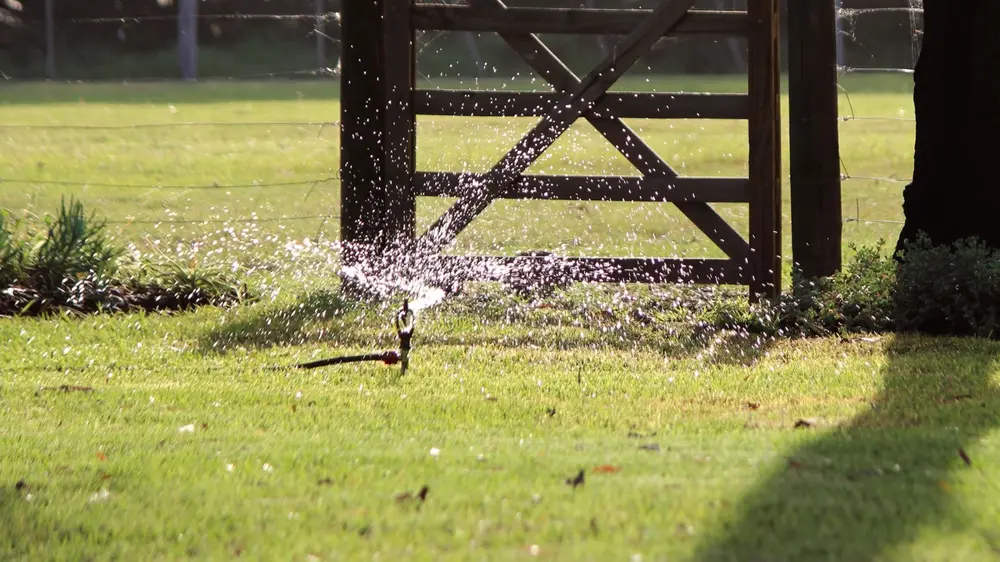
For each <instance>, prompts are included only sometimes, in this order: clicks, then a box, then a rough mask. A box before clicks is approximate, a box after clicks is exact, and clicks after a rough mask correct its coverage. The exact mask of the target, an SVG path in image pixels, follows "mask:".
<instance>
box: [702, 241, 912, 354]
mask: <svg viewBox="0 0 1000 562" xmlns="http://www.w3.org/2000/svg"><path fill="white" fill-rule="evenodd" d="M884 246H885V243H884V241H880V242H879V243H878V245H877V246H875V247H862V248H858V247H855V246H851V249H852V250H854V256H853V257H852V258H851V259H850V260H849V261H848V263H847V264H845V265H844V267H843V268H842V270H841V271H840V272H838V273H837V274H836V275H833V276H831V277H826V278H822V279H818V280H807V279H803V278H802V277H801V276H799V275H797V274H796V275H794V278H793V283H792V290H791V291H790V292H787V293H784V294H782V295H781V296H780V297H778V298H777V299H775V300H769V301H763V302H760V303H758V304H755V305H750V304H748V303H747V302H746V301H744V300H742V299H740V300H732V299H727V300H722V301H717V302H713V303H711V304H710V305H708V306H707V307H706V308H704V309H703V310H702V311H700V313H699V315H698V316H699V318H700V319H701V322H700V325H701V327H702V328H722V329H728V330H738V331H744V332H750V333H760V334H765V335H770V336H791V337H803V336H824V335H829V334H834V333H858V332H884V331H888V330H891V329H892V328H893V326H894V323H893V318H892V311H893V288H894V285H895V281H896V279H895V278H896V272H895V268H896V265H895V261H894V260H893V259H892V256H891V255H889V254H887V253H885V252H884V251H883V248H884Z"/></svg>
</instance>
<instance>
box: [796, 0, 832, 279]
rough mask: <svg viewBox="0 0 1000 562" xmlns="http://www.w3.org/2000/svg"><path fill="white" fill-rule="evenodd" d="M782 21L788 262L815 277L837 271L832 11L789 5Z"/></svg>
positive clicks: (824, 5)
mask: <svg viewBox="0 0 1000 562" xmlns="http://www.w3.org/2000/svg"><path fill="white" fill-rule="evenodd" d="M787 17H788V44H789V49H788V98H789V103H788V111H789V119H788V120H789V133H788V141H789V167H790V171H791V187H790V189H791V199H792V205H791V208H792V257H793V259H794V261H795V263H796V265H797V267H799V268H800V271H801V273H802V275H803V276H805V277H806V278H818V277H824V276H827V275H832V274H833V273H835V272H836V271H837V270H839V269H840V266H841V250H842V248H841V244H842V236H843V217H842V214H841V191H840V183H841V181H840V131H839V128H838V123H839V121H838V120H837V115H838V107H837V102H838V92H837V7H836V5H835V4H834V3H833V2H790V3H789V4H788V16H787Z"/></svg>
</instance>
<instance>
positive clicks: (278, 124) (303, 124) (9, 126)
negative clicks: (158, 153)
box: [0, 121, 340, 181]
mask: <svg viewBox="0 0 1000 562" xmlns="http://www.w3.org/2000/svg"><path fill="white" fill-rule="evenodd" d="M286 126H287V127H327V126H331V127H337V126H340V122H339V121H179V122H176V123H132V124H127V125H74V124H70V125H62V124H54V123H53V124H17V123H0V129H14V130H17V129H23V130H33V129H37V130H58V129H69V130H73V129H79V130H99V131H116V130H123V129H155V128H166V127H286ZM0 181H3V180H2V178H0Z"/></svg>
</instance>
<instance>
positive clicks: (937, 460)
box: [0, 78, 1000, 561]
mask: <svg viewBox="0 0 1000 562" xmlns="http://www.w3.org/2000/svg"><path fill="white" fill-rule="evenodd" d="M439 85H440V84H439ZM445 85H447V84H445ZM432 86H433V84H432ZM648 87H655V88H656V89H658V90H661V91H662V90H668V89H676V90H688V91H690V90H697V89H712V90H715V91H732V90H738V89H739V87H740V84H739V83H737V82H736V81H734V80H728V79H714V80H705V81H702V82H700V83H698V82H695V81H693V80H692V79H679V80H678V81H677V82H676V84H673V83H667V82H663V83H657V84H651V85H650V86H648ZM845 87H846V88H847V90H848V91H849V92H850V94H851V103H852V104H853V106H854V110H855V112H856V114H857V115H858V116H892V117H898V116H900V113H899V112H900V110H901V111H902V117H904V118H906V117H910V116H912V103H911V101H910V99H909V95H910V94H909V93H908V92H909V85H908V82H907V81H906V80H905V79H901V80H895V79H893V78H877V79H871V78H866V79H865V80H855V81H847V82H845ZM4 94H5V95H4V96H3V101H2V102H0V123H2V124H4V125H11V124H22V125H31V124H34V125H39V124H60V125H68V124H77V125H84V124H89V125H115V126H119V125H129V124H140V123H151V122H156V123H169V122H179V121H185V122H187V121H212V122H256V123H264V122H284V123H287V122H299V121H313V122H317V123H321V122H329V121H335V120H337V119H338V118H339V109H338V107H337V102H336V94H337V92H336V88H335V87H334V86H332V85H330V84H326V83H322V82H301V83H286V82H268V83H219V84H198V85H167V84H156V85H128V86H122V85H116V86H110V85H40V84H39V85H15V86H13V87H8V86H5V90H4ZM845 103H846V102H845ZM171 107H173V108H174V109H173V110H171ZM842 113H845V114H846V113H847V110H846V109H845V110H843V111H842ZM634 125H635V126H636V128H640V129H642V131H643V133H644V137H645V138H647V140H648V141H649V142H650V143H652V144H654V145H655V146H657V147H659V148H660V149H661V151H662V153H663V154H664V155H666V156H667V157H668V160H671V161H672V162H674V163H675V164H676V165H677V167H678V168H681V169H683V170H684V173H690V174H704V175H713V174H714V175H728V174H734V175H735V174H742V173H745V170H744V160H745V158H746V148H745V138H744V137H745V134H744V132H743V130H742V129H736V128H734V124H731V123H711V122H706V123H695V122H677V123H652V122H649V123H646V122H637V123H634ZM525 127H526V123H524V122H512V123H511V122H505V121H500V120H495V121H486V120H482V121H478V120H477V121H474V122H473V121H465V120H459V119H427V120H421V122H420V147H419V159H420V165H421V168H423V169H432V168H447V169H453V170H461V169H483V168H484V167H485V166H487V165H488V163H489V162H490V161H491V159H492V158H494V157H496V156H497V155H499V154H500V152H501V151H502V149H503V148H504V147H505V146H509V145H510V144H512V143H513V142H514V140H515V139H514V136H513V135H514V134H515V132H516V131H521V130H524V128H525ZM912 129H913V127H912V122H909V121H861V120H858V121H849V122H845V123H843V125H842V128H841V131H842V142H843V152H844V161H845V166H846V167H847V169H848V170H849V171H850V173H851V174H854V175H864V176H873V177H874V176H893V175H895V176H896V177H900V178H905V177H906V176H908V174H909V170H910V164H909V161H910V158H911V154H912V140H913V130H912ZM0 135H3V138H4V140H5V144H4V154H5V158H4V159H3V162H2V164H0V176H2V177H4V178H15V179H17V178H21V179H31V180H37V181H36V182H35V183H28V184H13V183H4V184H3V185H2V186H0V187H2V191H0V207H4V208H7V209H10V210H12V211H14V212H15V213H17V214H24V216H27V217H28V218H29V219H32V217H33V216H35V215H39V214H43V213H45V212H50V211H52V210H54V206H55V205H56V204H57V203H58V199H59V197H60V196H61V195H64V194H74V195H77V196H79V197H82V198H83V200H84V201H85V202H86V203H87V204H88V205H89V206H91V207H92V208H94V209H96V210H97V211H98V212H100V213H101V214H102V215H105V216H107V217H108V218H109V219H111V220H113V221H126V220H129V219H132V220H133V221H134V222H132V223H131V224H119V223H115V224H112V225H111V228H112V229H113V230H114V232H115V234H116V236H118V237H120V238H121V239H123V240H127V241H130V242H135V243H136V244H137V246H138V247H139V248H140V249H141V250H142V251H154V249H155V251H157V252H163V253H166V254H175V253H176V254H180V255H183V256H186V257H195V258H196V259H198V260H203V261H208V262H210V261H221V262H223V263H227V264H228V263H229V261H230V260H235V261H239V262H241V263H244V264H247V263H253V264H255V265H259V266H261V268H260V269H259V270H258V271H257V272H256V273H254V274H253V279H254V281H255V283H257V285H258V288H260V289H261V291H262V302H258V303H255V304H252V305H246V306H242V307H239V308H236V309H233V310H229V311H224V310H212V309H205V310H200V311H198V312H194V313H186V314H176V315H149V316H147V315H138V314H136V315H122V316H95V317H86V318H73V317H69V316H67V317H57V318H48V319H6V320H0V451H2V455H0V460H2V462H0V559H3V560H8V559H11V560H62V559H66V560H85V559H92V560H104V559H121V560H177V559H188V558H193V559H213V560H214V559H232V558H236V557H241V558H247V559H268V560H274V559H280V560H361V559H375V558H378V559H381V560H396V559H400V558H403V557H413V558H420V559H435V560H438V559H463V560H464V559H502V560H507V559H511V560H514V559H517V560H520V559H531V558H536V557H537V558H539V559H550V560H555V559H560V560H633V561H638V560H699V561H702V560H704V561H709V560H849V561H859V560H873V561H874V560H980V559H982V560H987V559H993V558H995V557H996V556H997V552H1000V533H998V532H997V531H996V529H998V528H1000V527H998V523H1000V511H998V509H997V507H996V504H997V502H996V498H997V497H998V492H1000V490H998V484H997V482H1000V478H998V477H1000V473H998V471H997V469H996V468H995V467H996V466H998V465H1000V447H998V446H997V445H996V438H997V435H998V434H997V432H996V431H995V430H994V429H995V428H996V427H997V426H998V425H1000V419H998V416H997V414H996V411H997V409H998V407H1000V394H998V393H997V391H996V389H995V388H996V387H995V385H996V382H997V378H998V376H1000V365H998V364H997V361H996V358H997V357H998V356H1000V344H997V343H990V342H984V341H976V340H951V339H937V340H935V339H927V338H918V337H899V338H895V337H882V338H853V339H844V340H842V339H839V338H828V339H818V340H810V341H780V342H755V341H743V340H740V339H739V338H727V337H722V336H721V335H720V336H719V337H718V338H709V339H708V340H707V341H705V342H703V343H695V342H693V341H692V340H691V339H690V338H689V337H687V336H686V334H687V330H688V328H689V327H687V326H684V325H680V324H675V323H672V322H669V321H668V320H669V319H670V318H671V316H670V311H669V308H670V304H669V303H670V302H671V300H672V298H673V295H672V292H671V290H670V289H669V288H655V287H654V288H635V287H629V288H622V287H605V288H594V287H574V288H572V289H570V290H569V291H568V292H565V293H557V294H556V295H555V296H553V297H550V298H546V299H543V300H542V301H540V302H536V303H528V302H526V301H523V300H518V299H515V298H513V297H507V296H503V295H500V294H498V293H497V292H496V290H495V289H491V288H475V289H473V290H472V291H471V292H470V293H468V294H465V295H461V296H459V297H457V298H455V299H453V300H449V301H447V302H445V303H444V304H443V305H441V306H440V307H436V308H432V309H430V310H428V311H426V312H425V313H423V314H422V315H421V317H420V321H419V323H418V329H417V335H416V338H415V341H414V352H413V356H412V363H411V369H410V371H409V373H408V374H407V375H406V376H405V377H402V378H401V377H400V376H399V374H398V369H396V368H392V367H386V366H381V365H356V366H342V367H331V368H326V369H322V370H316V371H296V370H290V369H286V368H278V369H275V368H274V367H275V366H282V365H289V364H292V363H294V362H298V361H305V360H310V359H315V358H320V357H327V356H331V355H335V354H339V353H345V352H359V351H366V350H372V349H382V348H389V347H391V346H394V345H395V342H394V341H393V339H394V334H393V332H392V329H391V326H390V323H389V319H390V315H391V312H392V311H393V309H392V308H380V307H379V306H377V305H366V306H360V305H352V304H348V303H344V302H342V301H341V300H339V298H338V297H337V295H336V279H335V275H334V272H335V267H336V264H337V259H336V258H337V256H336V252H335V251H333V250H331V249H329V248H327V247H325V246H321V247H319V248H317V247H316V246H315V244H314V245H312V246H311V247H308V248H307V247H306V246H305V245H304V244H303V243H302V238H303V237H307V236H308V237H310V238H311V240H312V241H316V240H323V241H332V240H335V238H336V236H337V226H338V223H337V221H336V219H321V218H309V219H301V220H294V221H287V222H277V221H274V222H257V223H229V224H225V223H221V224H207V225H202V224H191V223H161V224H155V221H161V220H202V219H215V220H222V221H225V220H226V219H227V218H231V219H240V220H244V219H248V218H249V217H250V214H251V213H257V216H258V217H263V218H270V217H279V216H285V217H289V216H291V217H311V216H314V215H325V214H333V215H336V214H338V212H339V211H338V208H337V207H338V198H339V196H338V192H337V188H338V184H337V182H335V181H331V182H324V183H321V184H317V185H316V186H315V187H313V186H312V185H311V184H307V185H300V186H284V187H273V188H265V187H250V188H216V189H165V188H161V189H141V188H119V187H99V186H98V185H97V184H116V185H120V184H136V185H152V184H160V185H174V186H176V185H194V184H197V185H211V184H213V183H218V184H220V185H232V184H240V185H246V184H252V183H253V182H254V181H257V182H266V183H275V182H296V181H307V180H314V179H316V178H323V177H330V176H333V175H335V174H336V172H337V169H338V162H337V157H338V152H339V150H338V145H337V128H336V127H335V126H327V127H323V126H321V125H319V124H316V125H240V126H233V127H225V126H197V127H195V126H183V127H158V128H126V129H114V130H97V129H70V130H67V129H24V128H7V129H2V131H0ZM786 144H787V143H786ZM539 171H541V172H548V171H553V172H556V171H558V172H571V173H575V172H581V173H582V172H588V173H590V172H593V173H613V172H626V171H627V167H626V166H625V165H624V164H623V163H622V162H621V161H620V160H619V159H618V157H616V156H615V155H614V154H613V153H612V152H611V151H610V149H609V148H607V147H604V146H603V145H602V144H601V141H599V139H596V138H595V135H594V134H592V133H591V132H589V131H586V130H585V129H581V130H575V131H573V133H572V134H571V135H570V136H569V137H567V139H565V140H564V141H562V142H560V146H558V147H557V149H556V150H555V151H554V152H553V153H552V154H551V155H550V156H549V157H548V159H547V160H545V161H544V162H543V163H542V164H541V165H540V167H539ZM42 180H71V181H72V180H80V181H87V182H92V185H90V186H87V187H81V188H72V187H68V186H60V185H46V184H45V183H44V182H43V181H42ZM901 188H902V184H899V183H892V182H875V181H849V182H846V183H845V186H844V189H845V197H844V199H845V201H844V206H845V214H846V215H851V216H853V215H854V211H855V209H856V208H858V207H860V208H861V212H862V215H863V218H878V219H890V220H896V219H899V218H900V209H899V205H900V201H901V197H900V194H901ZM855 200H857V201H858V202H857V203H856V202H855ZM440 203H441V202H439V201H422V202H421V216H422V220H423V221H425V222H426V221H427V220H429V219H430V218H431V217H432V216H433V212H434V210H435V209H440V208H441V205H440ZM723 213H724V214H726V215H727V216H729V217H731V218H732V219H733V220H734V221H735V222H737V223H738V224H743V225H745V217H746V213H745V210H744V209H741V208H739V207H737V206H733V207H732V208H723ZM142 221H152V222H153V224H150V223H147V222H142ZM897 228H898V225H892V224H880V225H861V224H855V223H851V224H848V225H847V226H846V231H845V233H846V235H847V239H848V240H849V241H855V242H860V243H871V242H874V241H875V240H876V239H878V238H879V237H886V238H888V239H889V240H890V241H891V240H894V237H895V234H896V231H897ZM198 241H200V244H195V242H198ZM289 242H298V243H297V244H289ZM560 246H562V247H563V248H564V251H566V252H570V253H572V252H576V253H604V254H620V253H633V254H643V253H648V254H654V253H657V254H659V253H663V252H670V253H678V254H681V255H705V253H706V252H710V251H711V250H706V249H705V248H704V243H703V242H702V241H701V239H700V238H699V237H698V236H697V235H696V234H695V233H693V232H692V231H691V230H690V229H689V228H688V227H686V226H685V225H684V224H683V223H682V222H681V221H680V219H678V218H677V217H676V215H675V214H674V213H673V212H672V211H668V210H663V209H662V208H661V207H660V206H653V205H649V206H628V205H607V204H604V205H602V204H586V205H581V204H579V203H574V204H567V205H559V204H551V203H546V204H540V203H538V204H535V203H532V204H525V203H508V204H506V205H504V206H499V205H498V206H496V207H495V208H493V209H492V210H491V211H490V212H489V213H488V214H487V215H486V216H484V217H483V218H482V220H481V221H480V222H479V223H478V224H477V225H476V227H475V229H473V231H471V232H470V233H469V235H468V236H465V237H463V239H462V244H461V245H460V248H459V250H461V251H465V250H469V249H475V250H476V251H483V252H487V251H496V252H512V251H516V250H519V249H526V248H538V247H546V248H558V247H560ZM393 306H394V305H393ZM640 310H641V311H642V312H641V313H640V312H639V311H640ZM650 318H651V319H652V321H651V322H650V321H648V320H647V319H650ZM59 385H75V386H79V387H83V388H82V389H81V390H72V389H70V390H71V391H70V392H63V391H61V390H59V389H58V387H59ZM48 387H56V388H54V389H51V388H48ZM800 420H809V421H808V423H798V422H800ZM796 425H805V426H806V427H798V428H796ZM959 451H962V453H960V452H959ZM962 454H964V455H966V458H968V459H969V461H970V463H971V464H967V463H966V462H965V461H964V460H963V458H962ZM581 470H583V471H584V473H585V479H584V482H583V484H582V485H580V486H577V487H575V488H574V487H571V486H569V485H567V484H566V480H567V479H568V478H572V477H574V476H576V475H577V474H578V473H579V471H581ZM423 486H427V487H428V493H427V495H426V499H425V500H424V501H422V502H421V501H420V500H418V499H414V498H413V497H412V496H411V497H409V498H407V497H406V496H402V494H405V493H406V492H409V493H410V494H412V495H416V494H417V491H418V490H420V488H421V487H423Z"/></svg>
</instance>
